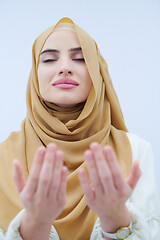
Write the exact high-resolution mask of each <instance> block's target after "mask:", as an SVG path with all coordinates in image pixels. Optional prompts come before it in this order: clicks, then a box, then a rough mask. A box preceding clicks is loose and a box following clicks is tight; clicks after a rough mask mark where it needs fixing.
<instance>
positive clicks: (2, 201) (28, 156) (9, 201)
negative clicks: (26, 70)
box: [0, 18, 132, 240]
mask: <svg viewBox="0 0 160 240" xmlns="http://www.w3.org/2000/svg"><path fill="white" fill-rule="evenodd" d="M61 24H72V26H73V27H74V30H75V32H76V33H77V36H78V40H79V42H80V46H81V48H82V52H83V55H84V58H85V63H86V66H87V69H88V72H89V74H90V76H91V79H92V82H93V85H92V88H91V91H90V94H89V96H88V98H87V100H86V101H85V102H84V103H80V104H78V105H77V106H76V107H71V108H62V107H58V106H56V105H55V104H53V103H50V102H47V101H45V100H44V99H43V98H42V97H41V95H40V92H39V86H38V78H37V68H38V64H39V55H40V53H41V50H42V48H43V46H44V44H45V41H46V39H47V38H48V37H49V36H50V35H51V34H54V30H55V29H56V28H57V27H58V26H60V25H61ZM26 103H27V116H26V118H25V119H24V121H23V122H22V125H21V130H20V131H19V132H13V133H11V135H10V136H9V137H8V139H7V140H6V141H4V142H3V143H1V144H0V206H1V210H0V227H1V228H2V229H4V230H5V231H6V230H7V228H8V225H9V223H10V221H11V220H12V219H13V218H14V217H15V216H16V215H17V214H18V212H19V211H20V210H21V209H22V208H23V206H22V204H21V202H20V200H19V198H18V194H17V192H16V189H15V186H14V183H13V179H12V161H13V159H14V158H17V159H19V161H20V162H21V164H22V166H23V170H24V175H25V177H26V178H27V177H28V175H29V172H30V169H31V166H32V162H33V157H34V154H35V152H36V150H37V148H38V147H39V146H42V145H43V146H47V144H49V143H50V142H54V143H55V144H57V146H58V148H59V149H61V150H62V151H63V152H64V164H65V165H66V166H67V167H68V170H69V173H68V177H67V202H66V205H65V208H64V210H63V211H62V213H61V214H60V215H59V216H58V218H57V219H56V220H55V221H54V223H53V225H54V227H55V228H56V230H57V232H58V234H59V236H60V239H62V240H70V239H74V240H85V239H86V240H88V239H90V235H91V232H92V229H93V226H94V223H95V221H96V218H97V215H96V214H95V213H94V212H93V211H92V210H90V209H89V208H88V206H87V204H86V202H85V199H84V194H83V192H82V189H81V186H80V183H79V181H78V170H79V168H81V167H84V168H85V169H86V165H85V161H84V151H85V150H86V149H88V148H89V146H90V144H91V143H92V142H95V141H96V142H98V143H99V144H100V145H101V146H102V147H104V146H105V145H106V144H109V145H111V146H112V147H113V149H114V151H115V153H116V155H117V158H118V162H119V165H120V167H121V170H122V173H123V176H124V177H126V176H128V174H129V172H130V168H131V163H132V153H131V146H130V143H129V140H128V138H127V135H126V132H127V129H126V126H125V123H124V119H123V115H122V111H121V108H120V105H119V101H118V98H117V95H116V93H115V91H114V88H113V85H112V81H111V79H110V76H109V73H108V68H107V64H106V62H105V60H104V59H103V57H102V56H101V54H100V51H99V49H98V47H97V44H96V42H95V41H94V40H93V39H92V38H91V37H90V36H89V35H88V34H87V33H86V32H85V31H84V30H82V29H81V28H80V27H78V26H77V25H76V24H75V23H74V22H73V21H72V20H71V19H69V18H63V19H61V20H60V21H59V22H58V23H57V24H56V25H54V26H51V27H50V28H48V29H47V30H46V31H44V32H43V33H42V34H40V36H39V37H38V38H37V39H36V40H35V42H34V44H33V49H32V69H31V72H30V76H29V80H28V85H27V93H26Z"/></svg>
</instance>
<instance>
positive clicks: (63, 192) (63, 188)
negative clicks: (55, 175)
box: [57, 166, 68, 204]
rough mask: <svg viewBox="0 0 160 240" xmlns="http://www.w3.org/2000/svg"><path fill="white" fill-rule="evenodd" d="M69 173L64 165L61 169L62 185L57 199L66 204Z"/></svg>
mask: <svg viewBox="0 0 160 240" xmlns="http://www.w3.org/2000/svg"><path fill="white" fill-rule="evenodd" d="M67 173H68V170H67V167H66V166H63V167H62V170H61V181H60V186H59V190H58V194H57V201H59V202H60V203H61V204H64V203H65V201H66V186H67Z"/></svg>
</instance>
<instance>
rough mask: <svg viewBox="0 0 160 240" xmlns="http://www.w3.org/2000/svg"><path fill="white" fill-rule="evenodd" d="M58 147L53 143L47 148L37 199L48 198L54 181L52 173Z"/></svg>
mask: <svg viewBox="0 0 160 240" xmlns="http://www.w3.org/2000/svg"><path fill="white" fill-rule="evenodd" d="M55 153H56V145H55V144H53V143H51V144H49V145H48V146H47V148H46V152H45V155H44V159H43V164H42V167H41V172H40V176H39V181H38V189H37V197H38V198H39V199H41V200H42V199H43V198H45V197H47V196H48V192H49V187H50V184H51V181H52V172H53V168H54V162H55Z"/></svg>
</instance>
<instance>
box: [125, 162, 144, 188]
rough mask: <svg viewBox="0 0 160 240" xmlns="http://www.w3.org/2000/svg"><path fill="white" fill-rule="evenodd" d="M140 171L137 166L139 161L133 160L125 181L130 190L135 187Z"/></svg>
mask: <svg viewBox="0 0 160 240" xmlns="http://www.w3.org/2000/svg"><path fill="white" fill-rule="evenodd" d="M141 175H142V172H141V170H140V168H139V162H138V161H137V160H136V161H134V163H133V165H132V169H131V173H130V175H129V176H128V177H127V179H126V182H127V183H128V185H129V186H130V187H131V188H132V190H133V189H134V188H135V186H136V184H137V182H138V180H139V178H140V177H141Z"/></svg>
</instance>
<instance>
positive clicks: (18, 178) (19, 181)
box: [12, 159, 26, 193]
mask: <svg viewBox="0 0 160 240" xmlns="http://www.w3.org/2000/svg"><path fill="white" fill-rule="evenodd" d="M12 176H13V180H14V183H15V186H16V189H17V192H18V193H21V191H22V190H23V188H24V186H25V183H26V181H25V179H24V175H23V170H22V166H21V164H20V163H19V161H18V160H17V159H14V160H13V173H12Z"/></svg>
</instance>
